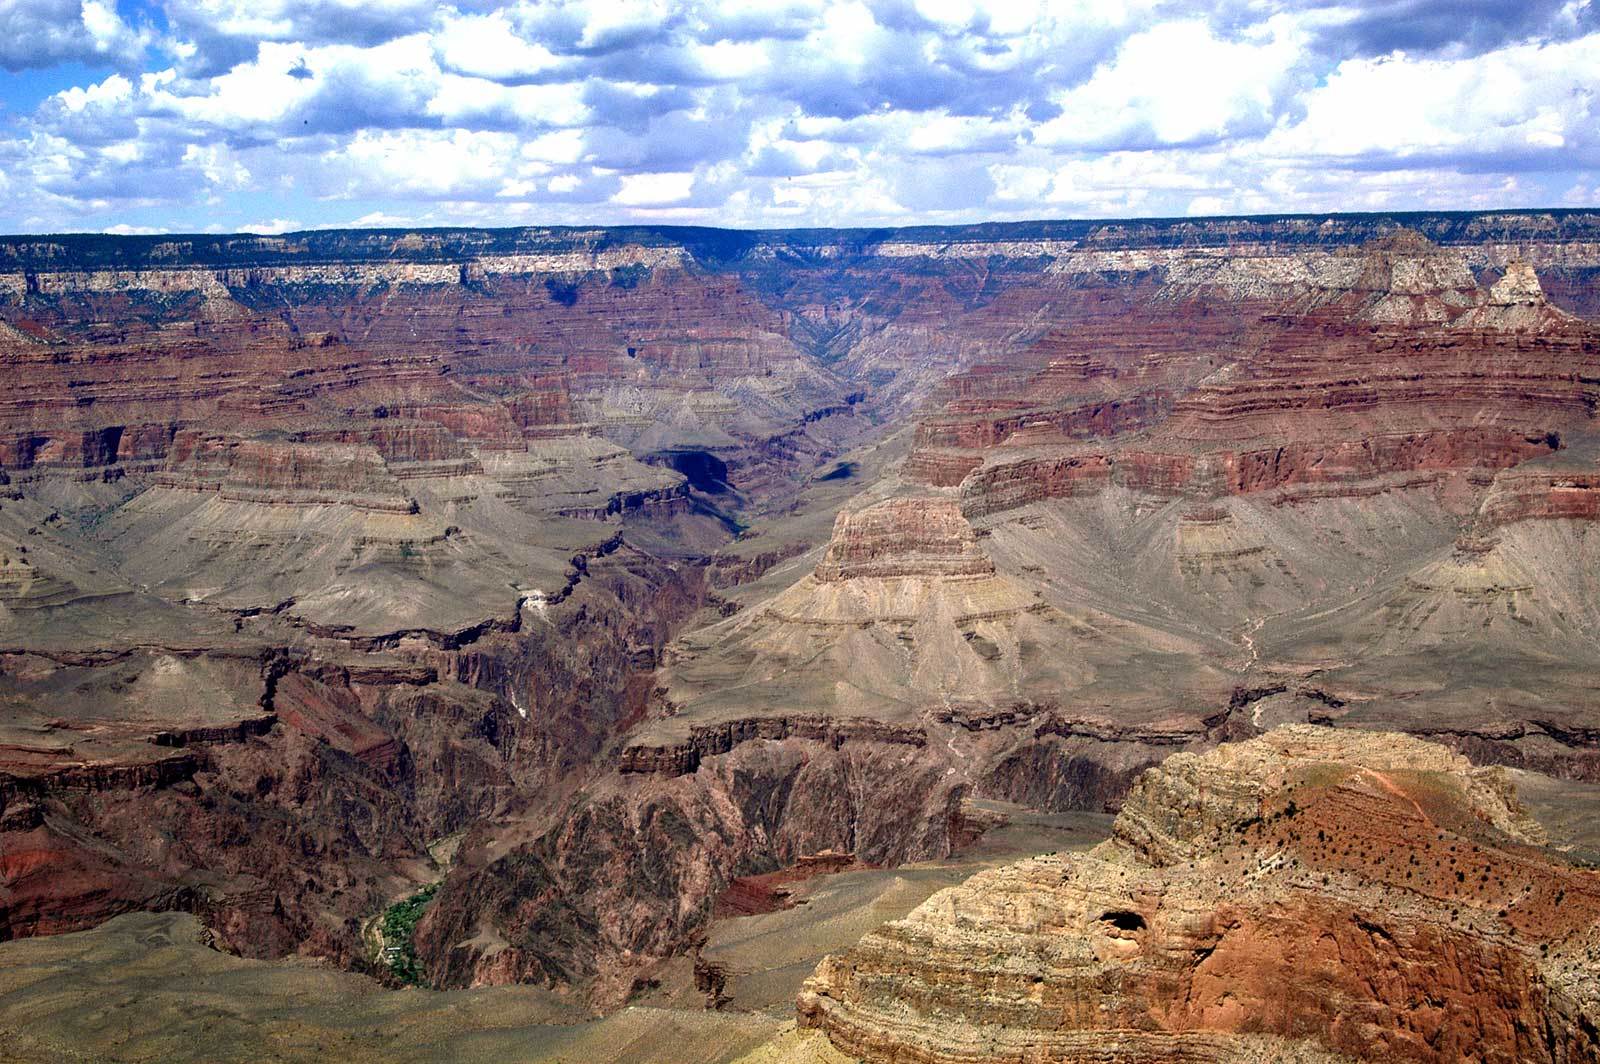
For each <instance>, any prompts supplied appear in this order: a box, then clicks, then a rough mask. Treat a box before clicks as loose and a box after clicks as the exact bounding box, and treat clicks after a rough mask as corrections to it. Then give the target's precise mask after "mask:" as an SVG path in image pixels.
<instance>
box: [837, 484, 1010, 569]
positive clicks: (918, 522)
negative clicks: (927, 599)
mask: <svg viewBox="0 0 1600 1064" xmlns="http://www.w3.org/2000/svg"><path fill="white" fill-rule="evenodd" d="M993 573H994V563H993V562H991V561H990V560H989V559H988V558H987V557H986V556H985V555H984V553H983V551H982V550H980V549H979V548H978V537H977V536H976V535H975V534H974V533H973V531H972V526H971V525H969V524H968V523H967V519H966V518H965V517H963V516H962V514H961V506H960V504H959V503H958V502H957V501H956V500H955V499H945V498H921V499H891V500H889V501H888V502H881V503H878V504H877V505H874V506H869V507H867V508H866V509H864V510H857V511H855V512H853V513H852V512H849V511H845V512H841V513H840V514H839V516H838V517H837V518H836V519H835V520H834V523H833V539H832V540H831V541H830V542H829V543H828V551H827V554H826V555H824V556H823V559H822V561H821V562H820V563H819V564H818V565H817V569H816V574H815V575H816V578H817V579H818V580H820V581H822V582H824V583H831V582H835V581H840V580H852V579H855V578H858V577H880V578H881V577H897V576H925V577H962V576H990V575H992V574H993Z"/></svg>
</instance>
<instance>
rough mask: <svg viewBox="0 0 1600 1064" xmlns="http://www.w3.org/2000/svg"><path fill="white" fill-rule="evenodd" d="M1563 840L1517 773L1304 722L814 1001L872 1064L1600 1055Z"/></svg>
mask: <svg viewBox="0 0 1600 1064" xmlns="http://www.w3.org/2000/svg"><path fill="white" fill-rule="evenodd" d="M1540 841H1541V838H1540V835H1539V833H1538V829H1537V828H1536V827H1534V826H1533V825H1532V824H1531V823H1530V822H1529V821H1528V820H1527V819H1526V816H1525V815H1524V814H1523V813H1522V811H1521V810H1520V808H1519V807H1518V805H1517V803H1516V799H1515V797H1514V795H1513V793H1512V791H1511V789H1510V787H1509V786H1508V784H1507V783H1506V782H1505V780H1504V778H1503V777H1502V776H1501V775H1499V774H1498V772H1497V771H1496V770H1485V769H1474V768H1472V767H1471V766H1470V765H1469V764H1468V762H1467V761H1466V760H1465V759H1464V758H1461V757H1459V756H1456V755H1452V754H1450V753H1449V752H1448V751H1446V750H1445V749H1443V748H1442V747H1438V746H1434V745H1432V744H1429V743H1424V742H1419V741H1417V740H1413V739H1409V738H1406V737H1403V736H1398V735H1384V734H1341V733H1334V732H1331V731H1329V730H1327V729H1318V728H1307V727H1304V726H1301V727H1293V728H1285V729H1281V730H1278V731H1273V732H1270V733H1268V734H1267V735H1266V736H1264V737H1262V738H1259V739H1255V740H1252V741H1250V742H1247V743H1242V744H1238V745H1233V746H1226V747H1222V748H1220V749H1218V750H1215V751H1213V752H1211V753H1207V754H1204V755H1190V754H1178V755H1174V756H1173V757H1172V758H1170V759H1169V760H1168V761H1167V762H1166V763H1165V764H1164V765H1163V766H1162V767H1160V768H1158V769H1153V770H1151V771H1150V772H1148V773H1146V774H1145V775H1144V776H1143V777H1141V779H1140V780H1139V782H1138V784H1137V785H1136V786H1135V787H1134V789H1133V792H1132V793H1131V794H1130V795H1129V798H1128V802H1127V804H1126V805H1125V806H1124V807H1123V811H1122V813H1121V815H1120V816H1119V817H1118V819H1117V822H1116V824H1115V826H1114V829H1113V838H1112V840H1111V841H1109V842H1106V843H1104V844H1102V845H1101V846H1100V847H1098V848H1096V849H1095V850H1094V851H1092V852H1090V853H1089V854H1086V855H1078V856H1065V857H1057V856H1048V857H1040V858H1036V859H1033V860H1030V861H1026V862H1023V863H1021V864H1017V865H1012V866H1008V867H1005V868H1001V869H999V870H996V871H993V872H987V873H982V874H980V875H978V876H976V877H974V878H973V879H972V880H971V881H969V882H968V883H966V884H965V885H963V886H960V887H956V888H952V889H950V890H947V891H945V892H944V893H942V894H939V895H936V896H935V897H933V898H932V899H930V900H929V901H928V902H926V903H925V904H924V905H923V906H922V907H921V908H919V909H918V910H916V911H915V912H914V913H912V914H911V916H910V917H908V918H907V919H905V920H903V921H898V922H895V923H891V924H888V925H886V926H885V927H883V928H882V929H881V930H879V931H876V932H874V933H872V934H871V935H868V936H867V937H866V938H865V939H864V940H863V941H862V942H861V943H860V945H858V946H856V947H855V948H853V949H851V950H849V951H846V952H845V953H843V954H840V955H837V956H834V957H831V958H829V959H828V960H827V961H825V962H824V963H823V965H822V966H821V967H820V968H819V969H818V970H817V972H816V974H815V975H814V976H813V977H812V978H811V980H810V981H809V982H808V983H807V984H806V990H805V992H804V993H803V994H802V996H801V998H800V1014H801V1017H802V1019H803V1022H805V1023H807V1024H809V1025H812V1026H815V1027H819V1028H821V1029H822V1030H823V1031H825V1032H826V1033H827V1034H828V1036H829V1038H830V1039H831V1040H832V1041H833V1043H834V1045H835V1046H836V1047H837V1048H838V1049H840V1050H842V1051H844V1052H845V1053H846V1054H848V1055H851V1056H859V1057H861V1058H862V1059H865V1060H872V1061H876V1060H883V1061H889V1060H895V1061H905V1060H912V1061H930V1062H931V1061H940V1062H943V1061H962V1060H973V1059H979V1058H981V1059H985V1060H1002V1061H1003V1060H1016V1061H1024V1060H1058V1061H1097V1060H1105V1059H1110V1058H1111V1057H1114V1058H1115V1059H1118V1060H1150V1061H1156V1060H1227V1061H1246V1060H1269V1059H1270V1060H1336V1059H1362V1060H1415V1061H1440V1062H1443V1061H1456V1060H1467V1059H1471V1060H1484V1061H1508V1062H1509V1061H1527V1060H1540V1061H1563V1062H1565V1061H1577V1060H1587V1059H1591V1058H1592V1057H1593V1056H1594V1055H1595V1053H1597V1052H1600V1034H1597V1031H1600V1028H1597V1026H1596V1020H1597V1018H1600V995H1597V994H1596V991H1595V989H1594V985H1593V980H1592V978H1591V977H1590V976H1589V974H1588V972H1589V968H1590V965H1591V964H1592V956H1593V951H1594V949H1595V948H1596V946H1597V931H1596V919H1597V917H1600V876H1597V875H1596V873H1594V872H1592V871H1588V870H1581V869H1577V868H1573V867H1570V866H1567V865H1565V864H1563V863H1561V862H1560V861H1558V860H1553V859H1552V858H1551V857H1549V856H1547V855H1546V854H1545V853H1543V852H1541V851H1540V850H1539V849H1538V848H1537V846H1538V844H1539V842H1540Z"/></svg>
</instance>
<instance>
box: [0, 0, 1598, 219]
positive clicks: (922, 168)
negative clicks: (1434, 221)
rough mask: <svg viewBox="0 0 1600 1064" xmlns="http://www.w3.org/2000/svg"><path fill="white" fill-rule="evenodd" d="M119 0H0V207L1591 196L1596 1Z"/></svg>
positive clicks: (1233, 207)
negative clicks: (15, 90)
mask: <svg viewBox="0 0 1600 1064" xmlns="http://www.w3.org/2000/svg"><path fill="white" fill-rule="evenodd" d="M118 2H120V4H121V6H120V7H119V6H118ZM118 2H113V0H0V4H4V11H3V13H0V20H3V21H0V30H4V31H6V32H5V36H4V39H3V40H0V65H4V66H6V67H7V68H8V69H12V70H18V69H20V68H24V67H26V68H29V71H30V72H29V73H27V74H18V75H15V76H16V77H19V78H32V79H35V80H34V81H32V82H29V84H30V85H32V86H35V87H34V88H33V90H32V91H31V94H28V93H20V94H18V96H16V97H15V98H16V99H18V100H21V101H28V100H38V101H40V102H38V103H37V104H34V103H31V102H25V103H24V104H23V106H22V108H21V109H20V110H18V111H12V112H10V113H9V115H8V118H9V121H8V124H6V125H3V126H0V182H3V184H0V187H3V188H4V190H5V193H6V195H5V197H4V198H3V200H0V227H3V228H11V229H18V228H50V229H60V228H93V229H109V228H111V227H114V226H119V225H120V226H132V227H160V228H167V229H173V230H180V229H185V228H187V229H198V228H203V227H206V226H208V225H222V226H225V227H228V226H231V227H239V226H244V225H258V224H259V225H266V226H271V225H275V224H278V223H279V222H283V220H285V219H292V220H295V221H294V223H293V224H296V225H299V224H304V225H307V226H316V225H331V224H339V223H345V224H349V223H355V222H357V221H358V220H368V221H365V222H364V224H380V222H381V221H382V220H394V224H446V223H451V222H460V223H467V224H520V223H536V222H540V221H554V220H559V221H584V222H610V221H626V220H632V219H640V218H656V219H672V220H684V221H706V222H715V223H724V224H751V225H783V224H795V225H800V224H850V223H862V224H896V223H907V222H911V221H918V220H927V221H961V220H979V219H984V218H998V217H1039V216H1044V215H1063V214H1067V215H1117V214H1182V213H1217V212H1225V211H1251V212H1256V211H1272V210H1325V209H1348V208H1360V207H1371V208H1374V209H1382V208H1400V207H1406V206H1416V207H1424V206H1452V205H1459V206H1473V205H1476V204H1480V203H1482V204H1485V205H1495V204H1500V205H1516V204H1530V203H1546V204H1550V205H1556V204H1563V203H1566V204H1593V203H1594V202H1595V201H1596V198H1597V195H1600V191H1597V187H1596V183H1595V181H1594V179H1593V173H1594V171H1595V169H1596V164H1597V160H1600V144H1597V143H1596V142H1597V139H1600V121H1597V119H1600V115H1597V114H1596V108H1597V106H1600V105H1597V104H1596V93H1597V92H1600V73H1597V72H1600V23H1597V20H1596V15H1595V11H1594V8H1593V2H1594V0H1529V2H1528V3H1525V4H1519V5H1510V4H1500V3H1492V2H1490V0H1459V2H1458V0H1398V2H1395V0H1382V2H1380V0H1223V2H1222V3H1220V4H1210V5H1198V4H1196V3H1194V2H1193V0H1110V2H1107V0H756V2H752V0H686V2H668V0H503V2H502V0H453V2H451V3H449V4H446V5H439V4H436V3H434V2H433V0H359V2H358V0H118ZM137 4H144V5H146V6H145V7H144V8H142V9H141V8H139V7H138V6H136V5H137ZM156 5H159V9H160V16H161V17H158V16H157V15H156V14H155V12H156ZM141 11H142V12H143V13H141ZM152 27H160V29H155V28H152ZM62 64H72V65H62ZM85 68H87V69H88V70H89V71H90V74H89V75H88V76H85V75H84V74H83V73H82V71H83V70H84V69H85ZM39 79H43V80H42V81H41V80H39ZM51 79H55V80H53V81H52V80H51ZM40 85H43V86H45V87H44V89H43V91H42V92H41V91H39V89H38V86H40ZM261 219H268V220H269V221H268V222H266V223H261V222H260V220H261ZM273 220H277V221H273ZM283 224H289V223H288V222H283Z"/></svg>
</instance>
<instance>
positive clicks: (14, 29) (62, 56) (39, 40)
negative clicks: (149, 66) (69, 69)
mask: <svg viewBox="0 0 1600 1064" xmlns="http://www.w3.org/2000/svg"><path fill="white" fill-rule="evenodd" d="M151 36H152V32H151V31H150V30H149V29H148V28H147V27H139V28H136V27H134V26H132V25H130V24H129V23H128V22H127V21H125V20H124V19H123V17H122V16H121V15H120V14H118V12H117V6H116V4H115V3H113V2H112V0H6V2H5V3H4V4H0V67H4V68H5V69H6V70H12V71H16V70H27V69H30V68H40V67H49V66H54V65H56V64H57V63H83V64H85V65H88V66H98V65H101V64H104V63H111V64H113V65H116V66H122V67H132V66H134V65H135V64H137V63H138V62H139V60H140V59H141V58H142V56H143V54H144V51H145V49H146V47H147V46H148V45H149V43H150V40H151Z"/></svg>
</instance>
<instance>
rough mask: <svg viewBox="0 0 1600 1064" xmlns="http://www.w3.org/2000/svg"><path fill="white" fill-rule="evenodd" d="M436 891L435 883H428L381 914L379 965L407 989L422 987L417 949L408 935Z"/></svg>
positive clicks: (410, 934) (437, 887) (437, 886)
mask: <svg viewBox="0 0 1600 1064" xmlns="http://www.w3.org/2000/svg"><path fill="white" fill-rule="evenodd" d="M438 889H439V884H437V883H429V884H428V885H427V886H425V887H423V888H422V889H421V890H419V891H417V892H416V893H415V894H413V895H411V897H409V898H407V899H405V900H404V901H398V902H395V903H394V904H393V905H391V906H389V908H388V909H386V910H385V911H384V914H383V962H384V963H385V964H387V965H388V966H389V971H391V972H393V973H394V975H395V977H396V978H398V979H399V980H400V981H401V982H402V983H406V984H407V985H409V986H422V985H423V982H424V980H423V972H422V962H421V961H419V960H418V959H417V947H416V945H415V944H414V943H413V942H412V941H411V936H412V935H413V934H414V933H415V932H416V930H417V921H418V920H421V919H422V914H423V912H424V911H426V910H427V908H428V906H429V904H431V903H432V902H433V895H434V892H435V891H437V890H438Z"/></svg>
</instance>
